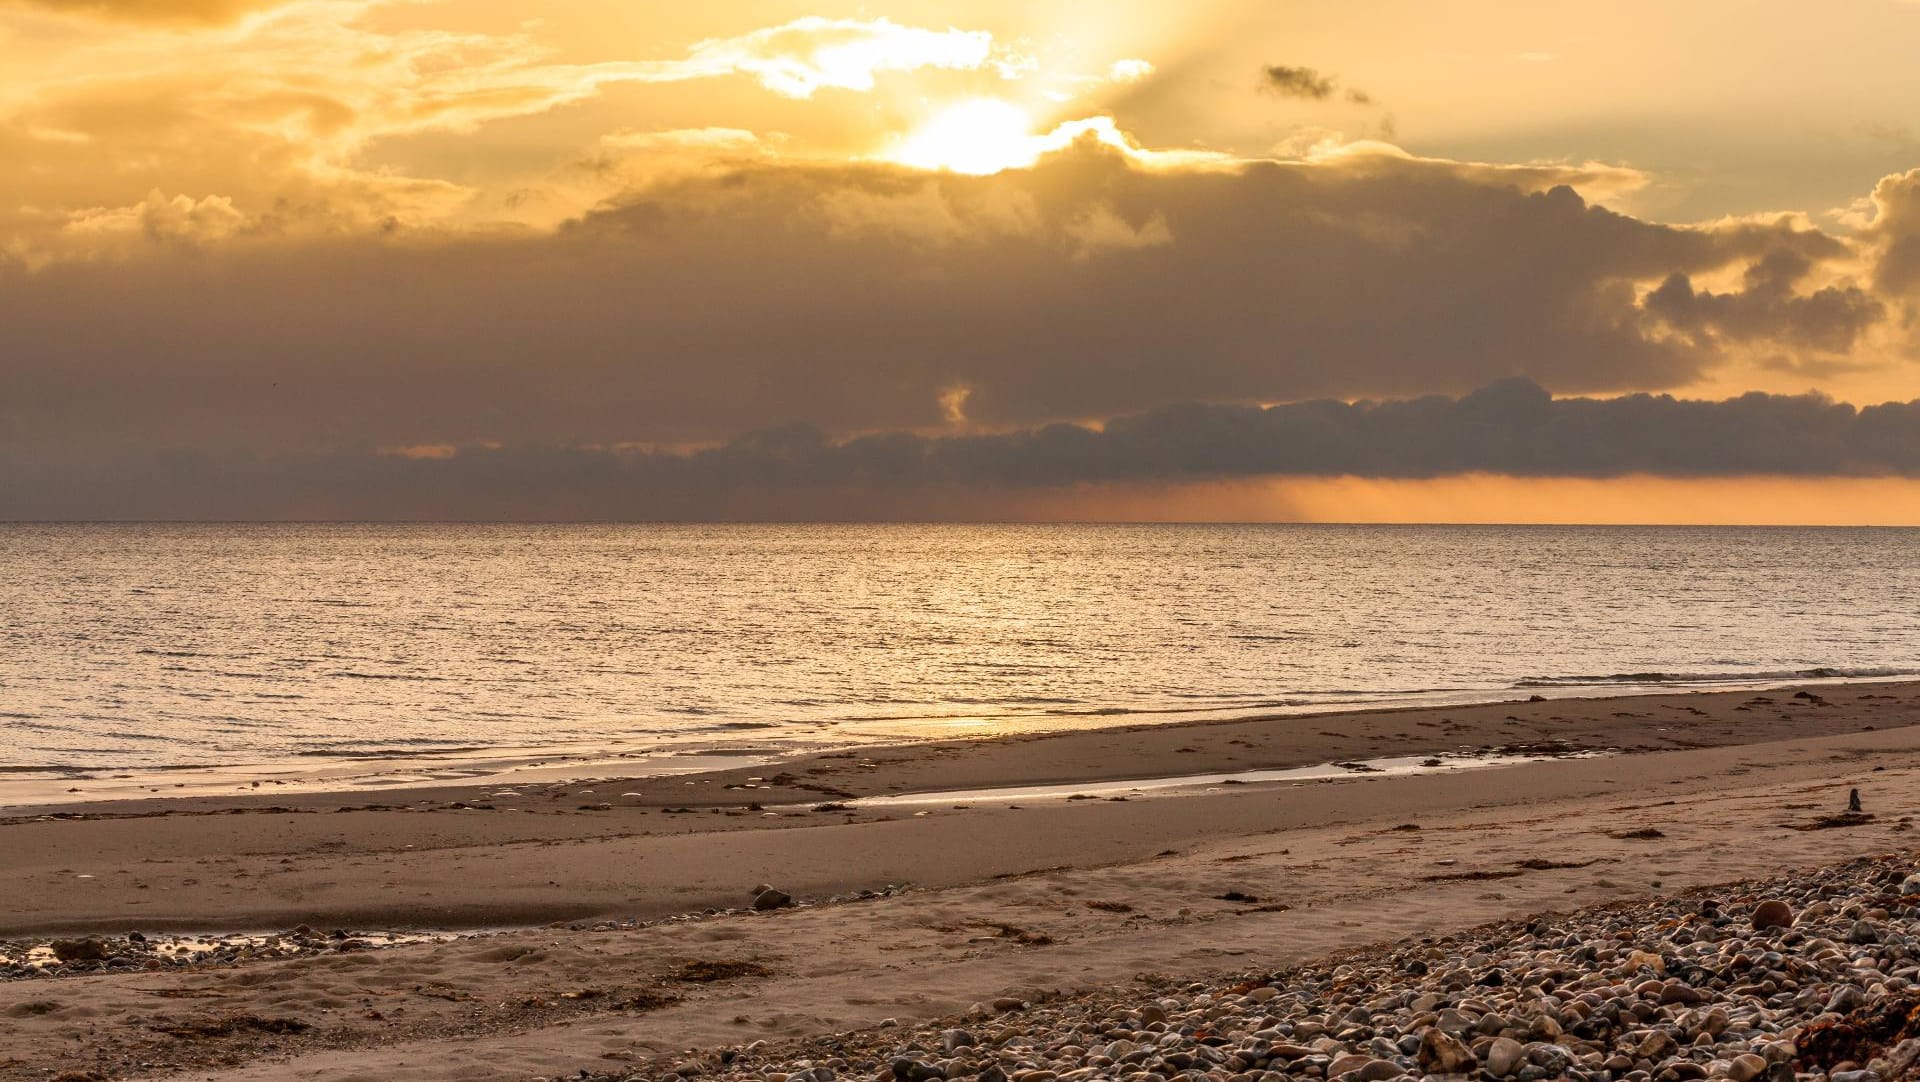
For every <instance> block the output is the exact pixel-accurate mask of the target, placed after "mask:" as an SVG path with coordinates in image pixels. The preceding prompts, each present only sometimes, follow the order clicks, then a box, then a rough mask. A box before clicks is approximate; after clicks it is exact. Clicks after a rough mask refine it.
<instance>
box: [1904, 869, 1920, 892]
mask: <svg viewBox="0 0 1920 1082" xmlns="http://www.w3.org/2000/svg"><path fill="white" fill-rule="evenodd" d="M1900 893H1902V894H1920V872H1914V873H1913V874H1912V875H1909V876H1907V877H1906V878H1905V879H1902V880H1901V881H1900Z"/></svg>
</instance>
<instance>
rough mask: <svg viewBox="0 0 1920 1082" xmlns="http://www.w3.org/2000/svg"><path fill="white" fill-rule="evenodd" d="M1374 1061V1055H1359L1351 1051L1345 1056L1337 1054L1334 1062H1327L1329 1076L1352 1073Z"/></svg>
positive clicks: (1334, 1076)
mask: <svg viewBox="0 0 1920 1082" xmlns="http://www.w3.org/2000/svg"><path fill="white" fill-rule="evenodd" d="M1372 1062H1373V1057H1372V1056H1359V1055H1354V1054H1353V1053H1351V1052H1349V1053H1348V1054H1346V1055H1344V1056H1335V1057H1334V1059H1333V1062H1332V1063H1329V1064H1327V1077H1328V1078H1336V1077H1338V1076H1340V1075H1343V1074H1350V1073H1352V1072H1354V1071H1357V1070H1359V1069H1360V1068H1362V1067H1365V1066H1366V1065H1367V1064H1369V1063H1372Z"/></svg>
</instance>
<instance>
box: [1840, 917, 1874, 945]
mask: <svg viewBox="0 0 1920 1082" xmlns="http://www.w3.org/2000/svg"><path fill="white" fill-rule="evenodd" d="M1847 942H1849V943H1853V944H1858V945H1862V946H1864V945H1866V944H1869V943H1878V942H1880V930H1879V929H1878V928H1875V927H1874V926H1873V924H1872V922H1870V921H1864V920H1856V921H1854V922H1853V927H1851V928H1849V929H1847Z"/></svg>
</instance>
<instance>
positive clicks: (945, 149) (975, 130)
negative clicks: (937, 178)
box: [888, 98, 1045, 176]
mask: <svg viewBox="0 0 1920 1082" xmlns="http://www.w3.org/2000/svg"><path fill="white" fill-rule="evenodd" d="M1044 149H1045V147H1044V140H1042V139H1041V137H1039V136H1036V135H1034V133H1033V116H1032V114H1030V113H1028V112H1027V111H1026V110H1025V109H1022V108H1020V107H1019V106H1018V105H1015V104H1013V103H1012V102H1008V101H1001V100H999V99H997V98H975V99H973V100H971V101H963V102H961V103H960V104H958V105H952V106H948V107H947V108H946V109H943V110H941V111H940V112H938V113H936V114H934V116H933V118H932V119H931V120H928V121H927V122H926V123H925V124H923V125H921V126H920V128H919V129H918V130H916V131H914V132H913V133H912V134H911V135H908V136H907V137H906V138H905V139H902V140H901V141H900V143H899V144H898V145H897V146H895V147H894V148H893V151H892V153H890V154H889V155H888V157H889V158H891V159H893V160H894V161H896V162H899V163H900V164H902V165H911V166H913V167H915V168H918V169H945V170H948V171H950V172H954V173H967V174H970V175H973V176H986V175H987V174H989V173H998V172H1000V171H1002V170H1005V169H1019V168H1023V167H1025V166H1029V165H1032V164H1033V163H1034V162H1036V161H1038V160H1039V158H1040V154H1041V152H1042V151H1043V150H1044Z"/></svg>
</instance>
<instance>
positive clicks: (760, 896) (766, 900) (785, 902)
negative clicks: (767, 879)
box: [753, 885, 793, 913]
mask: <svg viewBox="0 0 1920 1082" xmlns="http://www.w3.org/2000/svg"><path fill="white" fill-rule="evenodd" d="M792 904H793V895H791V894H788V893H787V892H786V891H784V890H775V889H774V888H772V887H769V886H765V885H762V886H759V887H756V888H755V889H754V891H753V908H755V909H757V910H759V911H760V912H763V913H764V912H767V911H768V910H773V909H785V908H787V907H789V906H791V905H792Z"/></svg>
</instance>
